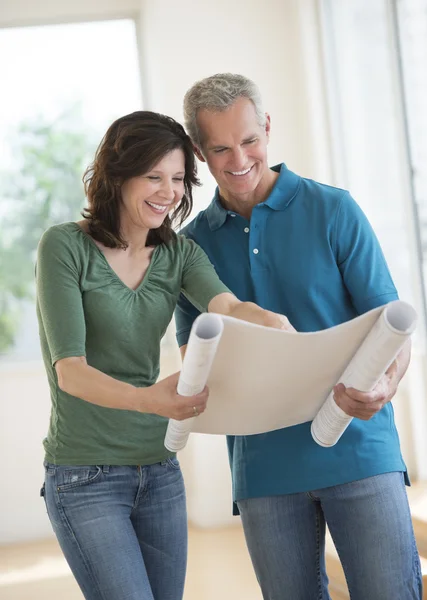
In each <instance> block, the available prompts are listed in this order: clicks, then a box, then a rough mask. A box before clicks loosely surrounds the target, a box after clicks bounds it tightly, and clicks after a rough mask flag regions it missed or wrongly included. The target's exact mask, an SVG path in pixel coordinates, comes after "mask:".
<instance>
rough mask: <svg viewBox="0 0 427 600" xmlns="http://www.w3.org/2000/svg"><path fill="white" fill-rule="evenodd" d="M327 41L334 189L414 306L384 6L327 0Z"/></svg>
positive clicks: (364, 0) (380, 1) (367, 0)
mask: <svg viewBox="0 0 427 600" xmlns="http://www.w3.org/2000/svg"><path fill="white" fill-rule="evenodd" d="M323 5H324V9H325V44H326V50H327V70H328V78H329V87H330V95H329V96H330V101H331V112H330V114H331V124H332V131H333V142H334V151H335V163H336V165H337V181H336V183H337V184H338V185H339V186H343V187H345V188H348V189H349V190H350V191H351V193H352V195H353V196H354V197H355V199H356V201H357V202H358V203H359V204H360V206H361V207H362V208H363V210H364V211H365V213H366V214H367V216H368V218H369V220H370V222H371V223H372V225H373V227H374V229H375V231H376V233H377V235H378V237H379V240H380V242H381V245H382V248H383V250H384V253H385V255H386V259H387V262H388V264H389V266H390V269H391V272H392V275H393V278H394V280H395V283H396V286H397V288H398V290H399V293H400V296H401V298H402V299H404V300H407V301H409V302H411V303H412V302H415V298H414V291H413V280H412V277H413V274H412V273H411V254H410V238H409V235H410V233H409V232H410V227H408V221H407V203H408V202H410V201H411V198H410V190H409V189H408V180H407V168H408V167H407V164H406V163H405V162H404V160H405V159H406V157H405V154H404V151H403V150H402V148H403V149H404V139H403V136H402V113H401V106H400V104H399V90H398V88H397V84H396V82H397V72H396V60H395V59H396V54H395V51H394V48H393V45H392V35H391V22H390V14H389V3H388V2H386V1H385V0H345V1H341V0H338V1H337V0H327V1H325V2H324V3H323Z"/></svg>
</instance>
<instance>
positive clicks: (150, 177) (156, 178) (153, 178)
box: [147, 175, 160, 181]
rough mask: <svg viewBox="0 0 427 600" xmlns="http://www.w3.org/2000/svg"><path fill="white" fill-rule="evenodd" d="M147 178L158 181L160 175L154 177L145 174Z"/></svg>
mask: <svg viewBox="0 0 427 600" xmlns="http://www.w3.org/2000/svg"><path fill="white" fill-rule="evenodd" d="M147 179H150V180H151V181H159V179H160V177H156V176H155V175H147Z"/></svg>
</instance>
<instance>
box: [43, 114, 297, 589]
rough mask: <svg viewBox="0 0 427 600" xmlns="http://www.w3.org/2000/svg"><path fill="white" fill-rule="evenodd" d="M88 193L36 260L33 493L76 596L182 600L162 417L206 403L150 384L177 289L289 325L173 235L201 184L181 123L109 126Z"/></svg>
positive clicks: (183, 535)
mask: <svg viewBox="0 0 427 600" xmlns="http://www.w3.org/2000/svg"><path fill="white" fill-rule="evenodd" d="M84 182H85V190H86V194H87V198H88V207H87V208H86V209H85V211H84V213H83V215H84V217H85V219H84V220H83V221H79V222H78V223H76V222H68V223H63V224H61V225H56V226H54V227H51V228H50V229H48V230H47V231H46V232H45V233H44V235H43V236H42V239H41V241H40V244H39V248H38V258H37V314H38V319H39V327H40V341H41V347H42V353H43V358H44V363H45V368H46V372H47V375H48V380H49V385H50V390H51V400H52V411H51V424H50V428H49V431H48V435H47V437H46V439H45V440H44V447H45V471H46V475H45V483H44V486H43V488H42V495H43V496H44V498H45V501H46V507H47V512H48V515H49V517H50V520H51V523H52V526H53V529H54V531H55V534H56V536H57V538H58V540H59V543H60V545H61V548H62V550H63V552H64V555H65V557H66V559H67V561H68V563H69V565H70V567H71V570H72V571H73V574H74V576H75V577H76V579H77V581H78V583H79V585H80V587H81V589H82V591H83V594H84V596H85V598H87V599H89V600H99V599H100V598H102V599H103V600H117V599H118V598H125V597H126V598H128V599H129V600H137V599H138V598H141V595H142V596H143V597H144V598H147V600H153V598H156V600H168V599H170V598H174V600H179V599H180V598H182V593H183V588H184V577H185V567H186V551H187V516H186V504H185V491H184V483H183V479H182V475H181V471H180V467H179V463H178V461H177V459H176V457H175V455H174V454H173V453H172V452H169V451H168V450H167V449H166V448H165V446H164V438H165V434H166V427H167V422H168V418H173V419H178V420H183V419H188V418H190V417H193V416H194V415H195V414H200V413H202V412H203V411H204V410H205V407H206V402H207V398H208V391H207V390H203V392H202V393H200V394H198V395H196V396H190V397H183V396H179V395H178V394H177V391H176V387H177V382H178V375H179V374H175V375H172V376H170V377H168V378H166V379H163V380H161V381H159V382H157V383H156V380H157V377H158V375H159V359H160V340H161V338H162V337H163V335H164V333H165V331H166V328H167V326H168V324H169V322H170V321H171V318H172V315H173V311H174V309H175V307H176V303H177V301H178V297H179V294H180V292H181V291H183V292H184V293H185V294H186V296H187V297H188V298H189V300H190V301H191V302H192V303H193V304H194V305H195V306H197V307H198V308H199V310H202V311H207V310H210V311H214V312H218V313H224V314H229V315H232V316H234V317H236V318H241V319H246V320H250V321H252V322H255V323H259V324H262V325H269V326H272V327H277V328H279V329H281V328H285V326H284V322H283V319H282V318H281V317H280V316H279V315H276V314H275V313H271V312H269V311H264V310H262V309H261V308H259V307H257V306H256V305H255V304H252V303H245V302H240V301H239V300H238V299H237V298H236V297H235V296H233V295H232V294H231V293H230V292H229V290H228V289H227V287H225V286H224V285H223V284H222V283H221V281H220V280H219V279H218V277H217V275H216V273H215V270H214V268H213V267H212V265H211V264H210V262H209V260H208V258H207V256H206V255H205V254H204V252H203V251H202V250H201V248H200V247H199V246H197V245H196V244H195V243H194V242H193V241H191V240H188V239H186V238H185V237H184V236H180V235H176V234H175V233H174V231H173V229H172V223H173V222H174V221H176V220H178V222H179V221H181V220H182V219H184V218H185V217H186V216H187V215H188V214H189V212H190V210H191V207H192V186H193V185H194V184H197V183H198V179H197V175H196V166H195V157H194V153H193V146H192V143H191V141H190V138H189V137H188V136H187V135H186V133H185V131H184V129H183V127H182V126H181V125H179V123H177V122H176V121H174V120H173V119H171V118H169V117H166V116H164V115H160V114H157V113H153V112H148V111H138V112H134V113H132V114H130V115H127V116H125V117H122V118H120V119H118V120H117V121H115V122H114V123H113V124H112V125H111V126H110V128H109V129H108V131H107V133H106V135H105V136H104V138H103V140H102V142H101V144H100V146H99V148H98V150H97V152H96V155H95V160H94V162H93V164H92V165H91V166H90V167H89V169H88V170H87V171H86V173H85V176H84ZM64 482H65V483H66V485H64ZM146 489H149V490H150V493H149V494H146V493H145V490H146ZM135 498H137V501H136V503H135ZM75 540H78V548H77V549H76V544H75ZM165 557H166V560H165Z"/></svg>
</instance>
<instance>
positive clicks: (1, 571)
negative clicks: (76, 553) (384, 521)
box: [0, 526, 341, 600]
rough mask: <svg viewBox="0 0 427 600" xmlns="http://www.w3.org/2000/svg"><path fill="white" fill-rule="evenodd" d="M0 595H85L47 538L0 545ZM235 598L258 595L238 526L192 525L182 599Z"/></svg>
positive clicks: (37, 598) (33, 599)
mask: <svg viewBox="0 0 427 600" xmlns="http://www.w3.org/2000/svg"><path fill="white" fill-rule="evenodd" d="M0 598H1V600H82V598H83V596H82V594H81V592H80V591H79V588H78V586H77V584H76V583H75V581H74V579H73V577H72V575H71V573H70V571H69V569H68V566H67V564H66V562H65V560H64V558H63V557H62V554H61V551H60V549H59V547H58V545H57V543H56V541H55V540H52V539H50V540H44V541H41V542H37V543H31V544H19V545H14V546H3V547H1V546H0ZM339 598H341V596H333V600H338V599H339ZM236 599H239V600H240V599H241V600H262V595H261V593H260V591H259V587H258V584H257V581H256V578H255V575H254V574H253V571H252V566H251V563H250V559H249V556H248V553H247V551H246V546H245V542H244V538H243V533H242V530H241V527H240V526H235V527H230V528H227V529H224V530H197V529H193V528H191V529H190V538H189V560H188V572H187V584H186V589H185V595H184V600H236ZM289 600H291V599H289Z"/></svg>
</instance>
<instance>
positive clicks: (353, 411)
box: [334, 369, 398, 421]
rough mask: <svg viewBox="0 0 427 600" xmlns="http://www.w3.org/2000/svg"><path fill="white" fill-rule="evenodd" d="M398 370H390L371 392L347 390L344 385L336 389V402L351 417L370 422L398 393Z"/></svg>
mask: <svg viewBox="0 0 427 600" xmlns="http://www.w3.org/2000/svg"><path fill="white" fill-rule="evenodd" d="M397 385H398V379H397V377H396V370H395V369H390V370H389V371H388V372H387V373H385V374H384V375H383V377H382V378H381V379H380V380H379V382H378V383H377V385H376V386H375V387H374V389H373V390H371V391H370V392H360V391H359V390H355V389H354V388H346V387H345V386H344V385H343V384H342V383H339V384H338V385H336V386H335V387H334V400H335V402H336V403H337V405H338V406H339V407H340V408H341V409H342V410H343V411H344V412H345V413H347V414H348V415H349V416H350V417H357V418H358V419H362V420H363V421H369V419H371V418H372V417H373V416H374V415H376V414H377V412H379V411H380V410H381V409H382V407H383V406H384V405H385V404H387V402H390V400H391V399H392V398H393V396H394V395H395V393H396V390H397Z"/></svg>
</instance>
